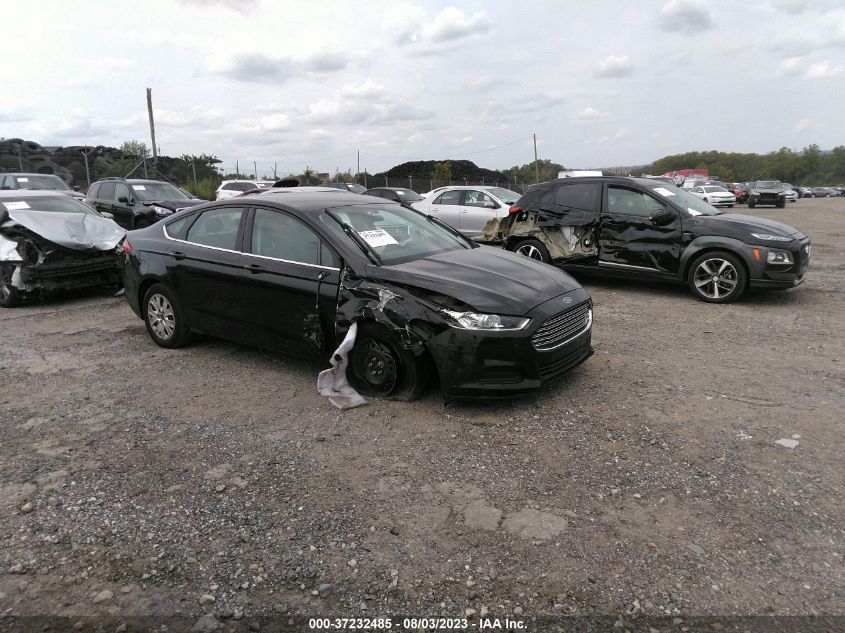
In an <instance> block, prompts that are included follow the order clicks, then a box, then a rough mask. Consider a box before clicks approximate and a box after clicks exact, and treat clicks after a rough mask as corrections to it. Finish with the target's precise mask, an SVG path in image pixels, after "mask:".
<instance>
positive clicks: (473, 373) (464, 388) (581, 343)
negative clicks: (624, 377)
mask: <svg viewBox="0 0 845 633" xmlns="http://www.w3.org/2000/svg"><path fill="white" fill-rule="evenodd" d="M567 300H568V301H567ZM576 311H578V314H577V315H575V314H574V313H575V312H576ZM587 311H588V316H586V315H587ZM570 313H572V316H571V317H570V316H569V315H570ZM527 316H529V317H531V323H530V324H529V325H528V326H527V327H526V328H525V329H523V330H517V331H510V332H496V331H482V330H464V329H460V328H448V329H447V330H445V331H443V332H440V333H439V334H436V335H434V336H432V337H431V338H430V339H429V340H428V341H427V344H426V347H427V348H428V350H429V352H430V353H431V355H432V358H433V359H434V362H435V364H436V365H437V368H438V373H439V374H440V383H441V387H442V390H443V395H444V397H446V398H461V399H463V398H495V397H508V396H514V395H520V394H525V393H530V392H532V391H535V390H537V389H539V388H540V387H542V386H543V385H545V384H548V383H550V382H552V381H554V380H555V379H556V378H558V377H560V376H562V375H563V374H565V373H566V372H568V371H569V370H571V369H573V368H574V367H576V366H578V365H579V364H581V363H582V362H584V361H585V360H586V359H587V358H589V357H590V356H591V355H592V354H593V348H592V344H591V342H592V304H591V303H590V299H589V295H588V294H587V293H586V291H584V290H583V289H578V290H573V291H571V292H569V293H566V294H564V295H561V296H558V297H555V298H553V299H550V300H548V301H546V302H544V303H542V304H540V305H539V306H537V307H536V308H534V309H533V310H532V311H531V312H529V313H528V315H527ZM582 318H583V320H581V319H582ZM559 322H562V323H563V325H564V326H566V327H567V328H569V331H566V330H565V329H564V330H561V331H560V332H558V333H553V334H552V336H554V335H556V334H559V335H560V339H559V340H550V339H549V334H548V332H549V328H550V327H553V326H555V325H556V324H557V323H559ZM544 341H548V343H546V342H544Z"/></svg>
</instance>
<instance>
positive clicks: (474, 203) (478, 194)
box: [464, 191, 493, 207]
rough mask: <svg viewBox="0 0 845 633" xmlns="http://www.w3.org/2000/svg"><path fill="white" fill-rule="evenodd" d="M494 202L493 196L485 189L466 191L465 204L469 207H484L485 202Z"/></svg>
mask: <svg viewBox="0 0 845 633" xmlns="http://www.w3.org/2000/svg"><path fill="white" fill-rule="evenodd" d="M488 202H493V198H491V197H490V196H488V195H487V194H486V193H484V192H483V191H466V192H464V206H467V207H483V206H484V205H485V203H488Z"/></svg>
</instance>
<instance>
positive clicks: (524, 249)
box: [516, 244, 543, 261]
mask: <svg viewBox="0 0 845 633" xmlns="http://www.w3.org/2000/svg"><path fill="white" fill-rule="evenodd" d="M516 252H517V253H519V254H520V255H525V256H526V257H529V258H531V259H537V260H540V261H543V254H542V253H541V252H540V249H539V248H537V247H536V246H534V245H533V244H524V245H523V246H520V247H519V248H518V249H516Z"/></svg>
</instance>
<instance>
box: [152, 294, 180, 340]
mask: <svg viewBox="0 0 845 633" xmlns="http://www.w3.org/2000/svg"><path fill="white" fill-rule="evenodd" d="M147 320H148V321H149V322H150V327H151V328H152V330H153V332H155V335H156V336H157V337H159V338H160V339H161V340H163V341H166V340H167V339H169V338H170V337H171V336H173V332H175V331H176V316H175V315H174V314H173V306H171V305H170V302H169V301H168V300H167V297H165V296H164V295H159V294H155V295H153V296H152V297H150V300H149V301H148V302H147Z"/></svg>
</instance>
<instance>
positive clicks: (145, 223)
mask: <svg viewBox="0 0 845 633" xmlns="http://www.w3.org/2000/svg"><path fill="white" fill-rule="evenodd" d="M148 226H150V221H149V220H146V219H144V218H141V219H140V220H136V221H135V228H136V229H145V228H147V227H148Z"/></svg>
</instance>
